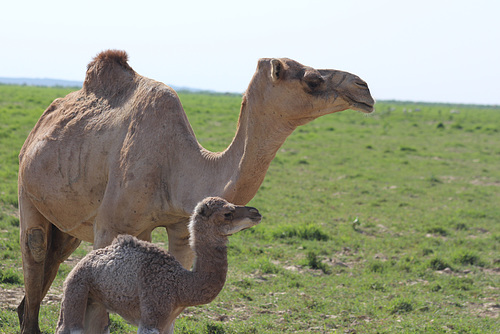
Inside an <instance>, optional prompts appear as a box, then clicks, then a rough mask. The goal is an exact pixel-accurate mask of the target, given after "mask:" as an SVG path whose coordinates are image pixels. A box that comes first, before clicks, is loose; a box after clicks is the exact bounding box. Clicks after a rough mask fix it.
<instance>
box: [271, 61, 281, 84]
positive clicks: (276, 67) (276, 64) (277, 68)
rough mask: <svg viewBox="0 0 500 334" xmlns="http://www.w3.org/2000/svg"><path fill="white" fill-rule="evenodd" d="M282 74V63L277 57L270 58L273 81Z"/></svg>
mask: <svg viewBox="0 0 500 334" xmlns="http://www.w3.org/2000/svg"><path fill="white" fill-rule="evenodd" d="M282 76H283V64H282V63H281V61H280V60H279V59H271V78H272V79H273V81H274V82H276V81H278V80H279V79H281V77H282Z"/></svg>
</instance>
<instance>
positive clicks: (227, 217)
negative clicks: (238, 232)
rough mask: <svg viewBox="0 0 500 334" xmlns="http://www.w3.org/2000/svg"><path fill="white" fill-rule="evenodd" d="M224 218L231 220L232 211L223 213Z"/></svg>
mask: <svg viewBox="0 0 500 334" xmlns="http://www.w3.org/2000/svg"><path fill="white" fill-rule="evenodd" d="M224 218H225V219H226V220H231V219H233V213H232V212H228V213H225V214H224Z"/></svg>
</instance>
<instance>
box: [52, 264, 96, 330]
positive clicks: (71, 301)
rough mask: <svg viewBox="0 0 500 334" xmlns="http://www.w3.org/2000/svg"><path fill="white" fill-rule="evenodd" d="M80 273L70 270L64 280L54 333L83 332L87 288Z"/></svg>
mask: <svg viewBox="0 0 500 334" xmlns="http://www.w3.org/2000/svg"><path fill="white" fill-rule="evenodd" d="M80 278H81V274H78V273H77V272H75V271H72V272H71V273H70V274H69V276H68V278H67V279H66V282H64V296H63V300H62V304H61V312H60V314H59V321H58V324H57V329H56V334H73V333H83V325H84V324H83V320H84V318H85V312H86V309H87V300H88V293H89V289H88V286H87V284H85V282H82V280H81V279H80Z"/></svg>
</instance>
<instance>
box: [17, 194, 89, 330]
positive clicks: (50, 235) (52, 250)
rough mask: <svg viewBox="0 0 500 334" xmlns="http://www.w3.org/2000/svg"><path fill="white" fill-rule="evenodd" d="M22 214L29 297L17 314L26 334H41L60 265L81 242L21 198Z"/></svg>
mask: <svg viewBox="0 0 500 334" xmlns="http://www.w3.org/2000/svg"><path fill="white" fill-rule="evenodd" d="M19 211H20V245H21V252H22V258H23V273H24V289H25V295H24V298H23V300H22V302H21V304H20V305H19V307H18V308H17V312H18V316H19V323H20V327H21V333H22V334H27V333H30V334H31V333H40V328H39V325H38V314H39V311H40V304H41V302H42V300H43V298H44V297H45V295H46V294H47V291H48V290H49V287H50V285H51V284H52V282H53V280H54V278H55V276H56V275H57V270H58V269H59V265H60V264H61V263H62V262H63V261H64V260H65V259H66V258H67V257H68V256H69V255H70V254H71V253H72V252H73V251H74V250H75V249H76V248H77V247H78V245H79V244H80V240H78V239H76V238H74V237H71V236H70V235H68V234H66V233H63V232H61V231H60V230H59V229H57V228H56V227H55V226H54V225H52V224H51V223H50V222H49V221H48V220H47V219H45V217H43V215H42V214H40V212H38V210H37V209H36V208H35V206H34V205H33V204H32V203H31V201H30V200H29V199H28V198H26V197H23V196H20V198H19Z"/></svg>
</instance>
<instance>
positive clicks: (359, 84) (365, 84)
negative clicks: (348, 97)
mask: <svg viewBox="0 0 500 334" xmlns="http://www.w3.org/2000/svg"><path fill="white" fill-rule="evenodd" d="M354 84H355V85H356V86H357V87H359V88H363V89H367V88H368V84H367V83H366V82H364V81H362V80H358V81H356V82H355V83H354Z"/></svg>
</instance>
